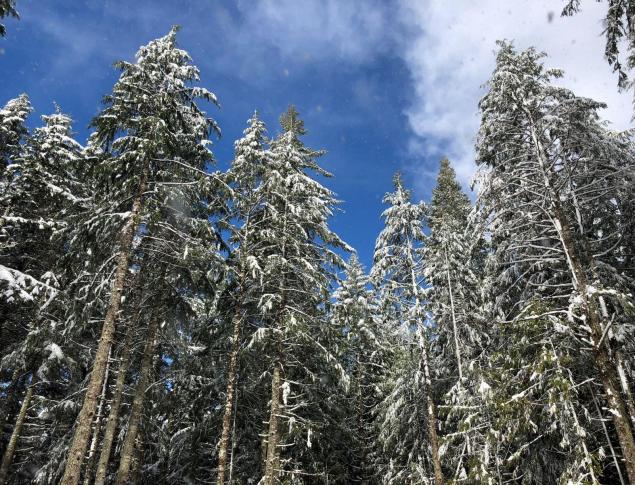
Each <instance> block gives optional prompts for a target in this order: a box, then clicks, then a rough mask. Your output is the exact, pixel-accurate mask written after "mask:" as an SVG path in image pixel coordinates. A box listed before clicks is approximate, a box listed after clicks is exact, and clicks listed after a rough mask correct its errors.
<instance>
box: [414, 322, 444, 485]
mask: <svg viewBox="0 0 635 485" xmlns="http://www.w3.org/2000/svg"><path fill="white" fill-rule="evenodd" d="M418 328H419V330H418V333H419V350H420V351H421V361H420V362H421V367H422V371H423V378H424V379H425V385H424V388H425V389H424V393H425V401H426V418H427V419H426V421H427V423H428V439H429V440H430V454H431V458H432V467H433V469H434V483H435V484H436V485H443V483H444V481H445V480H444V478H443V470H442V468H441V458H440V455H439V437H438V435H437V412H436V406H435V405H434V400H433V399H432V379H431V378H430V366H429V364H428V362H429V357H428V349H427V343H426V339H425V331H424V329H423V324H422V323H419V325H418Z"/></svg>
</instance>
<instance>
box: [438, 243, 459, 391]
mask: <svg viewBox="0 0 635 485" xmlns="http://www.w3.org/2000/svg"><path fill="white" fill-rule="evenodd" d="M443 255H444V256H445V273H446V276H447V279H448V293H449V294H450V310H451V311H452V333H453V336H454V352H455V355H456V366H457V369H458V370H459V386H461V385H462V384H463V383H462V381H463V365H462V363H461V349H459V330H458V325H457V324H456V311H455V309H454V292H453V291H452V280H451V279H450V261H449V260H448V251H447V249H445V248H444V249H443Z"/></svg>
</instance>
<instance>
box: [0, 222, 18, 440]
mask: <svg viewBox="0 0 635 485" xmlns="http://www.w3.org/2000/svg"><path fill="white" fill-rule="evenodd" d="M0 221H1V219H0ZM19 379H20V369H15V370H14V371H13V374H11V381H10V383H9V385H8V386H7V388H6V390H5V392H6V394H7V397H6V399H5V400H4V406H3V411H2V415H0V439H2V433H3V431H4V426H5V425H6V424H7V420H8V419H9V414H10V412H11V409H12V408H13V404H14V403H15V388H16V386H17V385H18V380H19Z"/></svg>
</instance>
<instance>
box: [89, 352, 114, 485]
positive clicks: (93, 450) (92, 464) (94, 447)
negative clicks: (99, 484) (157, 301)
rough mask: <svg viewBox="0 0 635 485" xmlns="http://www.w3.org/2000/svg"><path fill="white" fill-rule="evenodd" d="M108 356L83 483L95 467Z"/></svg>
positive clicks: (105, 389) (105, 391)
mask: <svg viewBox="0 0 635 485" xmlns="http://www.w3.org/2000/svg"><path fill="white" fill-rule="evenodd" d="M110 356H111V353H110V352H109V353H108V365H107V366H106V375H105V376H104V383H103V385H102V388H101V397H100V398H99V405H98V406H97V414H96V416H95V424H94V425H93V439H92V440H91V441H90V448H89V450H88V461H87V462H86V468H85V470H84V485H90V482H91V479H92V477H93V470H94V468H95V458H96V456H97V443H98V442H99V435H100V434H101V421H102V418H103V416H104V406H105V405H106V393H107V392H108V380H109V376H110Z"/></svg>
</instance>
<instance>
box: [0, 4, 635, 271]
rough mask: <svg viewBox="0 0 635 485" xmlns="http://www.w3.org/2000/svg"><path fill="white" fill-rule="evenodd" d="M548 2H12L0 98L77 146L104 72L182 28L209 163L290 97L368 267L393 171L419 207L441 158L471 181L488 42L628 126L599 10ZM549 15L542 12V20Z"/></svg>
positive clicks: (223, 161)
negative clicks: (204, 96)
mask: <svg viewBox="0 0 635 485" xmlns="http://www.w3.org/2000/svg"><path fill="white" fill-rule="evenodd" d="M562 3H563V2H560V1H558V0H517V1H515V2H513V3H510V2H503V1H500V0H482V1H480V2H470V1H467V0H465V1H463V0H459V1H457V2H455V3H454V2H453V3H452V4H451V6H449V5H450V4H449V3H448V2H445V1H435V0H429V1H425V0H391V1H388V0H346V1H338V0H276V1H274V0H249V1H248V0H234V1H228V0H223V1H221V0H216V1H213V0H206V1H204V0H198V1H194V0H191V1H186V0H153V1H149V0H135V1H130V0H127V1H125V0H101V1H99V0H83V1H80V0H77V1H72V2H71V1H68V0H66V1H62V0H47V1H46V2H42V1H38V0H18V10H19V11H20V14H21V17H22V19H21V20H20V21H13V20H6V21H5V23H6V25H7V30H8V36H7V38H6V39H4V40H0V50H1V52H2V53H1V54H0V73H1V74H0V76H1V83H0V103H1V104H4V103H5V102H6V101H7V100H8V99H9V98H12V97H15V96H17V95H18V94H19V93H21V92H26V93H28V94H29V96H30V97H31V100H32V103H33V105H34V107H35V113H34V116H32V118H31V125H36V124H37V123H38V121H39V120H38V116H39V115H41V114H46V113H48V112H50V111H52V110H53V109H54V108H53V102H57V103H58V104H59V105H60V106H61V107H62V109H63V110H64V111H65V112H67V113H69V114H70V115H72V117H73V118H74V119H75V130H76V132H77V137H78V139H79V140H80V141H82V142H83V141H85V139H86V136H87V133H88V130H87V125H88V123H89V121H90V119H91V118H92V117H93V116H94V115H95V114H96V113H97V112H98V110H99V109H100V99H101V97H102V96H103V95H104V94H107V93H108V92H109V91H110V89H111V87H112V84H113V83H114V81H115V80H116V79H117V75H118V73H117V72H116V71H115V70H114V69H113V68H112V63H113V62H114V61H116V60H119V59H132V58H133V56H134V53H135V51H136V50H137V48H138V47H139V46H140V45H142V44H145V43H147V42H148V41H149V40H151V39H153V38H156V37H159V36H162V35H164V34H165V33H166V32H167V31H168V30H169V28H170V26H171V25H173V24H179V25H181V26H182V30H181V32H180V33H179V37H178V39H179V45H180V47H182V48H184V49H186V50H187V51H189V52H190V54H191V55H192V57H193V59H194V62H195V64H196V65H197V66H198V67H199V68H200V69H201V78H202V81H201V84H202V85H204V86H205V87H207V88H209V89H211V90H212V91H213V92H214V93H215V94H216V95H217V96H218V98H219V101H220V103H221V106H222V109H221V110H211V115H212V116H213V117H214V118H215V119H216V120H217V121H218V123H219V124H220V126H221V129H222V131H223V136H222V138H221V139H220V140H218V141H217V142H216V143H215V148H214V152H215V155H216V158H217V160H218V166H219V168H220V169H224V168H225V167H226V166H227V164H228V162H229V161H230V160H231V157H232V151H233V141H234V140H235V139H236V138H237V137H238V136H240V134H241V132H242V130H243V128H244V126H245V121H246V120H247V119H248V118H249V116H250V115H251V113H252V112H253V111H254V110H255V109H257V110H258V111H259V112H260V114H261V116H262V118H263V119H264V120H265V121H266V122H267V125H268V127H269V130H270V133H271V134H275V133H276V131H277V129H278V125H277V119H278V115H279V114H280V113H281V112H282V111H284V110H285V109H286V107H287V105H288V104H290V103H292V104H295V105H296V106H297V107H298V109H299V111H300V113H301V114H302V116H303V118H304V120H305V125H306V127H307V128H308V130H309V135H308V136H307V137H306V142H307V144H309V145H310V146H311V147H313V148H323V149H325V150H327V152H328V153H327V154H326V155H325V156H324V157H323V159H322V164H323V166H324V167H325V168H326V169H327V170H329V171H331V172H332V173H333V174H334V178H333V179H330V180H328V181H327V185H328V186H329V187H330V188H331V189H333V190H334V191H335V192H336V193H337V194H338V196H339V198H340V199H341V200H342V201H343V203H342V205H341V209H342V212H341V213H338V214H337V215H336V217H335V218H334V219H333V221H332V227H333V228H334V229H335V230H336V231H337V232H338V233H339V234H340V235H341V236H342V237H343V238H344V239H345V240H346V241H347V242H348V243H349V244H351V245H352V246H353V247H355V248H356V249H357V250H358V252H359V255H360V257H361V259H362V261H363V262H364V263H365V264H366V265H367V266H368V265H370V261H371V256H372V248H373V245H374V240H375V237H376V235H377V234H378V232H379V230H380V229H381V220H380V218H379V215H380V213H381V211H382V209H383V208H382V204H381V198H382V196H383V194H384V193H385V192H386V191H387V190H389V189H390V188H391V178H392V174H393V173H394V172H395V171H396V170H401V171H402V172H403V173H404V177H405V181H406V183H407V184H408V185H409V186H411V187H413V189H414V192H415V196H416V197H417V198H422V199H427V198H428V197H429V195H430V191H431V188H432V186H433V184H434V174H435V172H436V167H437V164H438V160H439V159H440V158H441V157H442V156H444V155H448V156H450V158H451V159H452V160H453V161H454V162H455V163H456V166H457V170H458V172H459V175H460V178H461V180H462V182H463V183H464V185H465V186H467V184H468V181H469V179H470V177H471V176H472V174H473V172H474V164H473V150H472V147H473V141H474V135H475V133H476V129H477V126H478V117H477V113H476V104H477V102H478V99H479V97H480V96H481V95H482V87H481V86H482V84H483V83H484V82H485V81H486V80H487V77H488V75H489V73H490V72H491V69H492V68H493V50H494V41H495V40H496V39H497V38H510V39H515V41H516V43H517V45H518V46H519V47H527V46H528V45H537V47H539V48H541V49H544V50H547V51H548V52H549V53H550V54H552V55H553V57H552V58H551V59H550V61H549V62H550V63H551V64H553V65H556V66H558V67H563V68H565V69H566V71H567V72H568V73H569V74H568V76H567V77H565V79H564V80H563V83H564V84H566V85H569V86H570V87H572V88H573V89H575V90H576V91H577V92H579V93H581V94H584V95H587V96H592V97H595V98H597V99H600V100H604V101H607V102H608V103H609V109H608V110H607V112H606V114H605V115H606V117H607V118H608V119H610V120H612V121H613V122H614V123H615V126H616V127H617V128H627V127H629V126H630V113H631V104H630V96H629V95H625V94H618V93H617V91H616V89H615V79H614V77H613V76H612V75H611V72H610V69H609V68H608V67H607V66H606V65H605V64H604V61H603V59H602V47H603V46H602V40H601V39H600V37H599V34H600V33H601V30H602V29H601V25H600V23H599V20H600V18H601V13H602V8H604V6H603V5H602V4H600V5H597V4H596V2H591V1H590V0H589V5H588V8H587V6H585V11H583V12H582V14H581V15H580V16H579V17H577V18H573V19H561V18H560V17H559V16H558V13H559V9H560V7H561V4H562ZM550 12H551V13H552V14H553V13H555V15H549V13H550Z"/></svg>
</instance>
